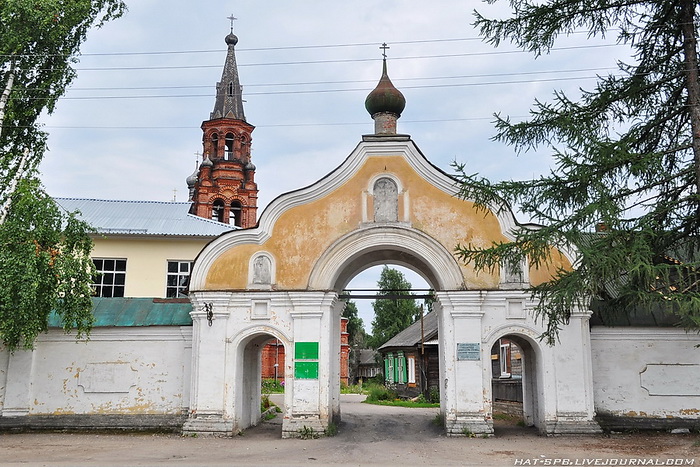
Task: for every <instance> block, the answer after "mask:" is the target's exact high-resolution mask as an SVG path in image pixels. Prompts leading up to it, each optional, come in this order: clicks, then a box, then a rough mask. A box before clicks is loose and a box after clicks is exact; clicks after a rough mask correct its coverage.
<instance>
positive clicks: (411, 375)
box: [407, 355, 416, 386]
mask: <svg viewBox="0 0 700 467" xmlns="http://www.w3.org/2000/svg"><path fill="white" fill-rule="evenodd" d="M407 361H408V384H409V385H413V386H415V385H416V358H415V357H414V356H413V355H410V356H409V357H408V359H407Z"/></svg>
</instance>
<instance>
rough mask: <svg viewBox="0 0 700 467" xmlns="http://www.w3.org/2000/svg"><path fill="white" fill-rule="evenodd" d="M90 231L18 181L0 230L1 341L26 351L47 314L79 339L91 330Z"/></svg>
mask: <svg viewBox="0 0 700 467" xmlns="http://www.w3.org/2000/svg"><path fill="white" fill-rule="evenodd" d="M89 232H90V227H89V226H88V225H87V224H85V223H84V222H82V221H81V220H79V219H77V218H76V216H75V215H67V214H66V213H64V212H62V211H61V210H60V208H59V207H58V206H57V205H56V203H55V202H54V201H53V200H52V199H51V198H49V197H48V196H46V195H45V194H44V193H42V191H41V189H40V187H39V186H38V182H37V181H36V180H22V181H21V182H20V184H19V185H18V187H17V190H16V191H15V193H14V194H13V198H12V205H11V207H10V211H9V215H8V217H7V219H6V221H5V223H3V225H2V226H1V227H0V337H1V338H2V340H3V342H4V343H5V345H6V346H7V347H8V348H9V349H11V350H14V349H16V348H18V347H26V348H30V347H31V346H32V344H33V342H34V340H35V338H36V337H37V335H38V334H39V333H40V332H44V331H46V330H47V323H48V318H49V314H50V313H51V311H52V310H53V311H55V312H56V313H57V315H58V316H59V317H60V318H61V321H62V323H63V326H64V329H65V330H66V331H68V330H70V329H72V328H75V329H76V330H77V335H78V337H80V336H82V335H84V334H86V333H88V332H89V330H90V327H91V325H92V319H93V317H92V302H91V299H90V297H91V295H92V287H91V285H90V284H91V283H92V274H93V272H94V266H93V263H92V260H91V259H90V251H91V250H92V240H91V238H90V236H89Z"/></svg>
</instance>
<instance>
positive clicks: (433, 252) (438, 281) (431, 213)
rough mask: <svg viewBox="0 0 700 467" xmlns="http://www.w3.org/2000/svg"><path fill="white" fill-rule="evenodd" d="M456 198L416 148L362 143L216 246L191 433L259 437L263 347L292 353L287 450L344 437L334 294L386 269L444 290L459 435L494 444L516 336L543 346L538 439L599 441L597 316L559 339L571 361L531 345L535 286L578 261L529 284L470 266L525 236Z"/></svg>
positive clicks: (199, 340) (450, 407)
mask: <svg viewBox="0 0 700 467" xmlns="http://www.w3.org/2000/svg"><path fill="white" fill-rule="evenodd" d="M456 192H457V190H456V186H455V182H454V180H453V179H452V178H450V177H448V176H447V175H445V174H444V173H443V172H441V171H440V170H438V169H437V168H435V167H434V166H433V165H431V164H430V163H429V162H428V161H427V160H426V159H425V157H424V156H423V155H422V154H421V153H420V151H419V150H418V148H417V147H416V146H415V144H414V143H413V142H412V141H411V140H410V138H409V137H408V136H403V135H382V136H379V135H373V136H365V137H364V138H363V141H362V142H361V143H360V144H359V145H358V146H357V148H356V149H355V150H354V151H353V153H352V154H351V155H350V156H349V157H348V158H347V159H346V160H345V162H344V163H343V164H342V165H341V166H340V167H339V168H337V169H336V170H335V171H333V172H332V173H330V174H329V175H327V176H326V177H325V178H323V179H322V180H320V181H318V182H317V183H315V184H313V185H311V186H309V187H307V188H304V189H301V190H299V191H296V192H292V193H289V194H286V195H283V196H281V197H279V198H278V199H276V200H275V201H274V202H273V203H272V204H271V205H270V207H269V208H268V209H266V211H265V212H264V213H263V215H262V217H261V219H260V222H259V225H258V226H257V227H255V228H252V229H245V230H239V231H234V232H231V233H230V234H226V235H224V236H222V237H219V238H218V239H216V240H215V241H213V242H212V243H210V244H209V245H208V246H207V247H206V248H205V249H204V250H203V251H202V252H201V253H200V255H199V257H198V258H197V261H196V263H195V266H194V270H193V272H192V276H191V285H190V289H191V291H192V293H191V296H192V301H193V305H194V311H193V313H192V315H193V321H194V330H193V331H194V334H193V355H194V360H193V368H192V374H193V384H192V392H191V394H192V396H191V414H190V417H189V420H188V422H187V423H186V425H185V431H190V432H224V433H232V432H235V431H237V430H240V429H243V428H245V427H247V426H249V425H250V424H253V423H255V421H256V420H255V419H256V414H255V413H254V412H255V411H254V410H253V409H251V407H254V405H255V403H257V402H255V401H251V400H250V398H251V397H253V396H251V395H255V397H257V394H259V384H260V382H259V372H258V371H257V369H258V366H259V364H258V363H256V362H255V361H254V360H255V359H256V358H258V356H259V355H257V354H256V353H255V352H256V348H255V342H256V340H260V341H262V340H264V337H265V336H274V337H277V338H279V339H280V340H281V341H282V342H284V344H285V346H288V347H289V349H288V351H287V352H286V361H285V367H284V372H285V379H286V381H287V388H286V392H285V405H286V410H285V414H284V422H283V433H284V436H295V435H297V434H298V433H299V432H300V430H307V429H314V430H317V431H322V430H324V429H325V428H326V427H327V426H328V424H329V423H333V422H334V421H335V420H336V419H337V417H339V415H340V404H339V380H338V378H339V368H338V366H339V363H338V362H339V352H340V345H339V326H340V313H341V311H342V307H343V303H342V302H341V301H339V300H338V292H339V291H340V290H342V288H343V287H345V285H347V283H348V281H349V280H350V279H351V278H352V277H353V276H354V275H355V274H356V273H357V272H359V271H361V270H363V269H365V268H367V267H369V266H372V265H374V264H382V263H385V262H392V263H398V264H402V265H405V266H407V267H409V268H411V269H413V270H415V271H416V272H418V273H420V274H421V275H423V277H425V278H426V280H427V281H428V282H429V283H430V284H431V286H432V287H433V288H434V289H435V290H436V296H437V303H436V307H435V308H436V310H437V312H438V313H439V339H440V359H441V370H440V371H441V380H442V387H441V388H440V389H441V395H442V396H441V399H442V402H441V410H442V412H443V414H444V416H445V424H446V426H445V427H446V430H447V432H448V433H449V434H452V435H465V434H468V433H485V434H490V433H492V431H493V425H492V420H491V385H490V378H491V375H490V356H489V350H490V345H491V344H492V343H493V340H494V339H497V338H498V337H500V336H502V335H504V334H507V333H511V334H517V335H519V336H524V337H523V338H526V339H531V340H532V342H533V343H532V348H533V351H532V352H531V354H532V358H533V359H536V361H535V362H531V364H530V366H529V367H530V368H532V371H533V372H536V374H533V375H532V378H531V379H532V380H533V381H536V384H534V385H532V388H531V391H533V392H536V393H537V394H536V397H532V398H530V400H531V401H533V402H532V404H531V405H535V406H536V407H532V408H531V410H532V416H531V419H532V420H533V423H535V424H536V425H537V426H538V427H539V428H540V429H541V430H542V431H547V432H571V431H578V432H580V431H590V430H595V429H597V426H596V425H595V424H594V423H593V422H592V417H593V403H592V395H591V393H592V389H591V374H590V361H589V358H590V350H589V349H588V345H589V341H588V339H589V338H588V332H587V329H588V328H587V321H588V313H587V312H580V313H574V316H573V318H572V320H571V324H570V325H569V326H567V328H566V329H564V330H563V331H562V333H563V335H564V336H565V337H566V339H567V340H566V346H565V347H560V346H557V347H555V348H548V347H541V346H539V345H538V344H537V343H536V339H535V337H536V336H537V335H539V334H540V333H541V332H542V329H541V327H540V326H538V325H537V324H536V323H535V322H533V320H532V318H531V317H530V314H529V313H528V312H527V310H528V309H529V308H531V307H532V306H533V303H531V302H530V301H529V299H528V296H527V295H526V294H525V293H523V291H522V289H523V288H524V286H525V285H526V284H525V283H524V282H528V281H529V282H531V283H533V284H536V283H539V282H542V281H543V280H546V279H547V277H549V274H550V271H552V270H554V269H555V268H559V267H563V268H568V267H571V258H570V257H569V256H567V255H566V254H565V252H559V251H556V250H553V251H552V264H551V265H550V268H551V269H550V270H541V269H540V270H538V269H534V268H525V273H524V275H523V277H519V278H518V279H517V281H519V282H513V278H512V277H507V274H505V273H502V272H501V271H494V273H491V274H489V273H485V272H479V273H477V272H476V271H475V270H474V268H473V267H471V265H469V264H461V263H459V262H458V261H456V259H455V258H454V256H453V250H454V248H455V246H456V245H457V244H472V245H476V246H487V245H490V244H491V242H493V241H507V240H508V239H509V238H511V232H512V231H513V230H514V229H517V228H521V227H519V226H517V225H516V223H515V221H514V219H513V217H512V215H511V214H510V212H509V211H508V210H496V209H494V210H490V211H487V212H484V211H483V210H477V209H476V208H475V206H474V204H473V203H472V202H470V201H464V200H461V199H459V198H457V197H456ZM496 212H498V213H500V214H495V213H496ZM523 281H524V282H523ZM499 333H500V334H499ZM555 352H556V355H557V358H554V356H555ZM256 365H258V366H256ZM581 368H584V371H583V372H581ZM555 374H557V376H559V378H557V380H556V381H557V383H556V384H555V380H554V377H555V376H554V375H555ZM561 376H564V381H563V382H562V380H561Z"/></svg>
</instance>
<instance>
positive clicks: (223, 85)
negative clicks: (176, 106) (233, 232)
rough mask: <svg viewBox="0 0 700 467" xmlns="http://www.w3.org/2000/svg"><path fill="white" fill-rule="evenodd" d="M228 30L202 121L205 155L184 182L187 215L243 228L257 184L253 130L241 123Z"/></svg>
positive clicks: (249, 221)
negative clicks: (189, 204)
mask: <svg viewBox="0 0 700 467" xmlns="http://www.w3.org/2000/svg"><path fill="white" fill-rule="evenodd" d="M228 19H229V20H230V21H231V32H230V33H229V34H228V35H227V36H226V38H225V39H224V40H225V42H226V45H227V52H226V61H225V62H224V69H223V72H222V73H221V81H219V82H218V83H217V84H216V100H215V102H214V110H213V111H212V112H211V114H210V115H209V120H205V121H204V122H202V132H203V135H202V145H203V147H204V153H203V156H202V163H201V164H200V166H199V169H198V172H197V175H196V178H194V177H193V176H194V174H193V175H192V176H190V177H189V178H188V186H190V187H191V188H190V192H191V193H192V197H191V201H192V207H191V208H190V213H191V214H194V215H196V216H199V217H205V218H208V219H212V220H215V221H218V222H224V223H227V224H231V225H235V226H238V227H242V228H248V227H254V226H255V224H256V223H257V201H258V186H257V184H256V183H255V165H254V164H253V163H252V162H251V141H252V137H251V134H252V132H253V130H254V129H255V127H254V126H253V125H250V124H249V123H248V122H246V119H245V113H244V112H243V93H242V88H241V83H240V79H239V77H238V66H237V65H236V53H235V46H236V44H237V43H238V37H237V36H236V35H235V34H234V33H233V22H234V20H236V17H235V16H233V15H231V16H229V17H228Z"/></svg>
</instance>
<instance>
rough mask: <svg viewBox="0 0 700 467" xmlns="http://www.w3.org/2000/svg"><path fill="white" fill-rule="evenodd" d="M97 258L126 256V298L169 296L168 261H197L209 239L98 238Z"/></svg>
mask: <svg viewBox="0 0 700 467" xmlns="http://www.w3.org/2000/svg"><path fill="white" fill-rule="evenodd" d="M94 240H95V248H94V249H93V251H92V257H93V258H121V259H123V258H126V260H127V261H126V284H125V291H124V296H126V297H165V285H166V275H167V267H168V261H169V260H170V261H193V260H194V258H195V257H196V256H197V254H198V253H199V252H200V251H201V250H202V248H204V246H205V245H206V244H207V243H208V241H209V239H198V238H195V239H170V238H157V239H156V238H113V237H107V238H105V237H98V238H95V239H94Z"/></svg>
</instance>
